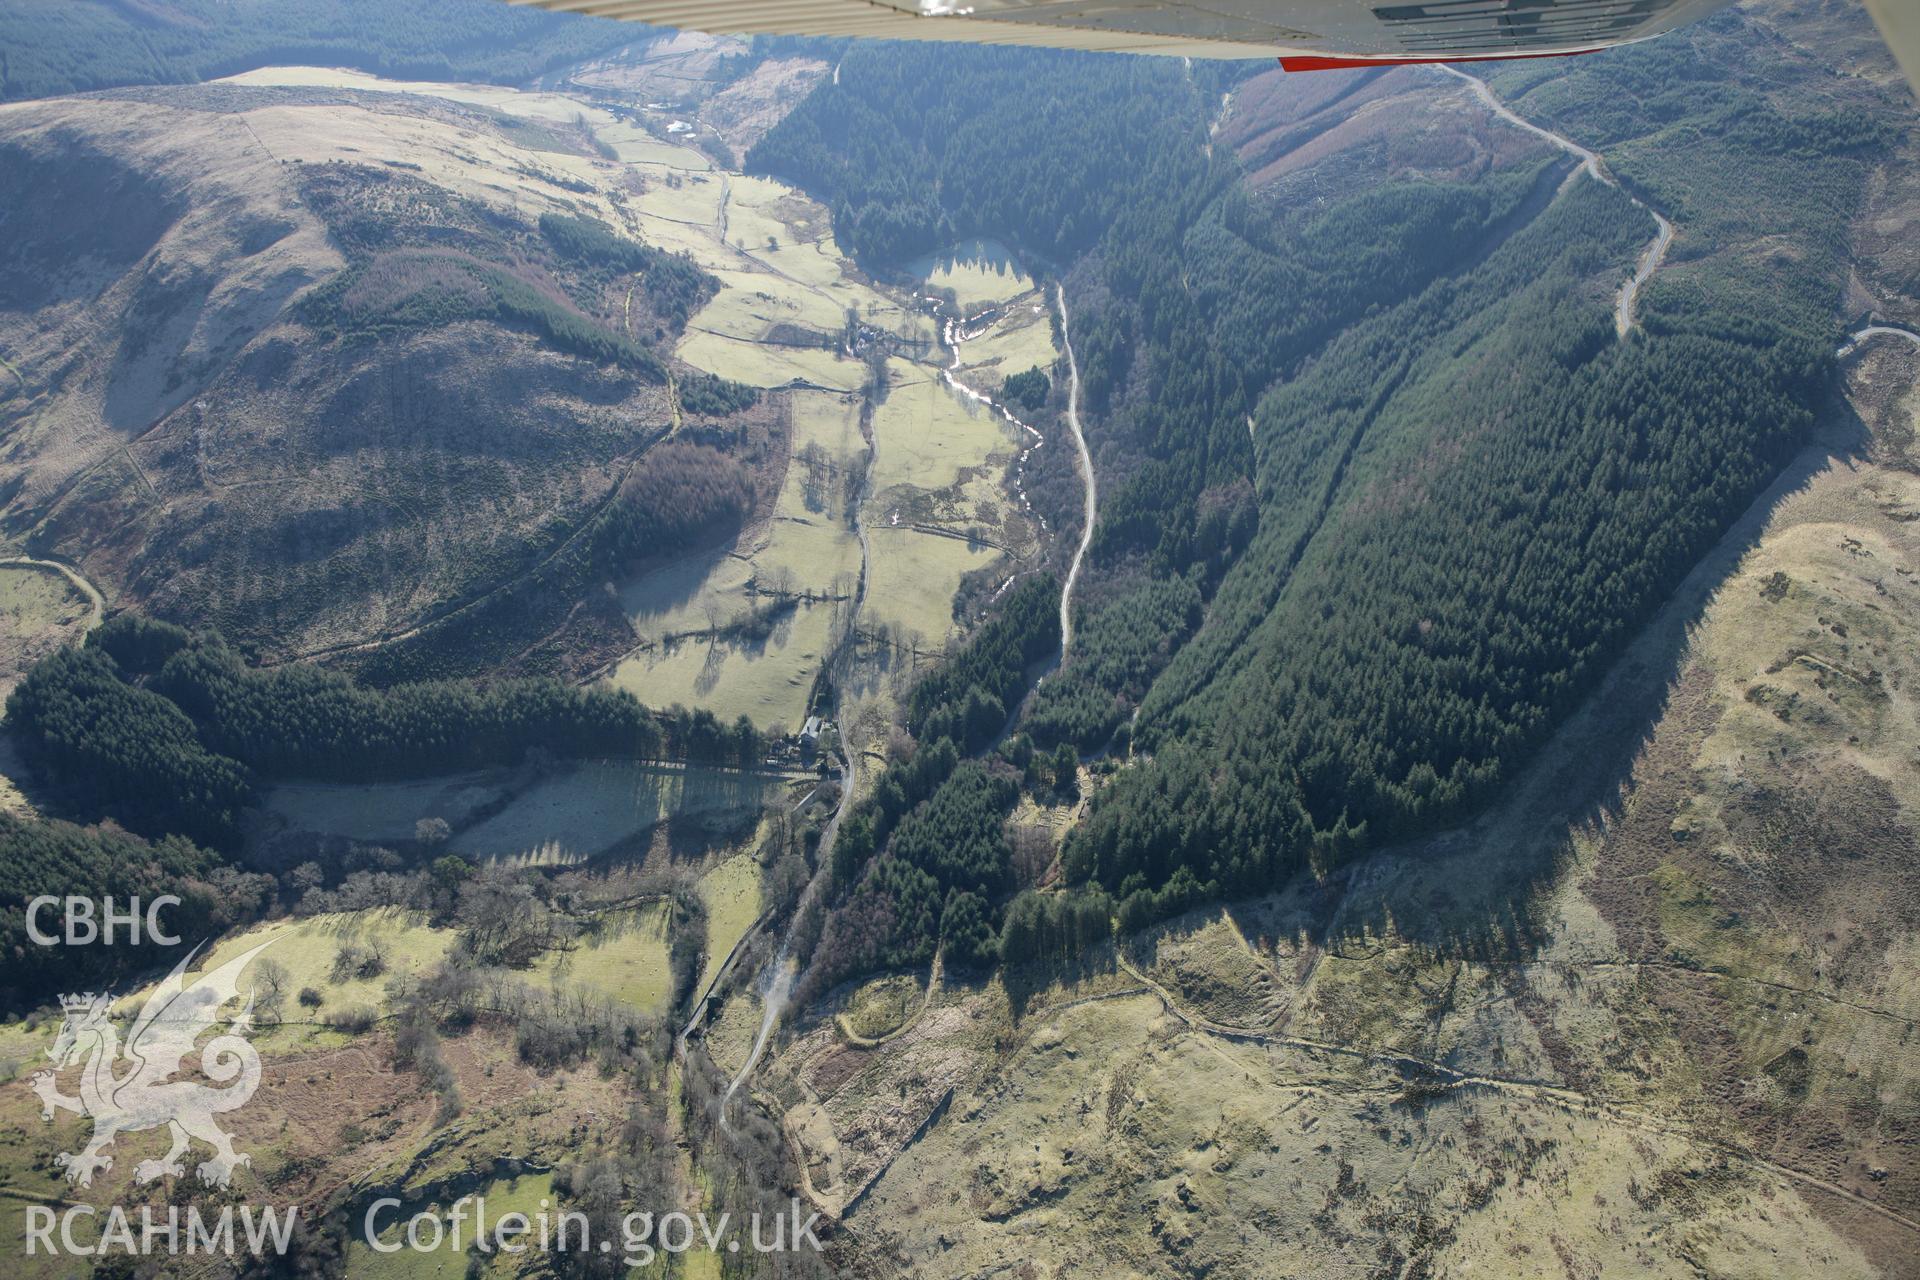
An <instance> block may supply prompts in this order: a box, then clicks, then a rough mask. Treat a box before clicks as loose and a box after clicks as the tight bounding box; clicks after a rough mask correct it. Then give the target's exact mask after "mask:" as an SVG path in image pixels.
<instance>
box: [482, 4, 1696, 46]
mask: <svg viewBox="0 0 1920 1280" xmlns="http://www.w3.org/2000/svg"><path fill="white" fill-rule="evenodd" d="M1731 2H1732V0H513V3H516V4H536V5H538V6H540V7H541V8H545V9H557V10H564V11H569V12H575V13H588V14H595V15H598V16H601V17H609V18H625V19H629V20H632V21H636V22H646V23H651V24H653V25H656V26H662V27H678V28H683V29H686V30H692V31H706V32H711V33H714V34H717V35H749V34H752V35H811V36H870V37H876V38H880V39H896V40H965V41H973V42H977V43H986V44H1020V45H1039V46H1044V47H1052V48H1065V49H1090V50H1094V51H1098V52H1104V53H1160V54H1176V55H1184V56H1188V57H1205V58H1271V57H1274V56H1276V55H1292V56H1304V57H1322V58H1378V59H1381V60H1383V61H1388V60H1395V59H1399V60H1405V59H1409V58H1436V59H1437V58H1448V57H1455V58H1471V57H1482V58H1484V57H1522V56H1528V55H1535V56H1537V55H1544V54H1555V53H1576V52H1581V51H1584V50H1590V49H1599V48H1605V47H1606V46H1608V45H1615V44H1625V43H1628V42H1630V41H1634V40H1644V39H1646V38H1648V37H1650V36H1656V35H1660V34H1662V33H1664V32H1667V31H1671V30H1672V29H1673V28H1675V27H1677V26H1681V25H1684V24H1685V23H1688V22H1693V21H1695V20H1697V19H1699V18H1702V17H1705V16H1706V15H1707V14H1709V13H1712V12H1713V11H1715V10H1716V9H1720V8H1724V7H1725V6H1726V5H1727V4H1729V3H1731Z"/></svg>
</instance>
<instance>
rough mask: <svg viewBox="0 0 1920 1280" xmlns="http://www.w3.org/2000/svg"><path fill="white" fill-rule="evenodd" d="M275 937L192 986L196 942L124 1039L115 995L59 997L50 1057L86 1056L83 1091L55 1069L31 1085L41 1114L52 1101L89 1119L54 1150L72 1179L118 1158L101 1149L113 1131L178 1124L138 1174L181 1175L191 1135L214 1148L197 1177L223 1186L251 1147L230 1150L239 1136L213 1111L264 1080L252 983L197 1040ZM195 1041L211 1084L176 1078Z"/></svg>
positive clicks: (62, 1062) (243, 1099) (65, 1061)
mask: <svg viewBox="0 0 1920 1280" xmlns="http://www.w3.org/2000/svg"><path fill="white" fill-rule="evenodd" d="M269 945H271V943H270V942H263V943H261V944H260V945H259V946H257V947H254V948H253V949H252V950H250V951H247V952H245V953H244V954H242V955H240V956H237V957H235V958H234V959H232V960H229V961H228V962H227V963H225V964H223V965H221V966H220V967H219V968H218V969H215V970H213V971H211V972H209V973H205V974H202V975H201V976H200V978H199V980H198V981H197V982H195V983H193V985H191V986H188V985H187V983H186V979H185V975H186V970H187V965H188V964H189V963H191V962H192V960H193V957H194V956H195V955H197V954H198V953H199V951H200V948H199V947H195V948H194V949H193V950H192V951H190V952H188V953H187V956H186V959H184V960H182V961H181V962H180V963H179V964H177V965H175V966H174V968H173V972H172V973H170V974H168V975H167V976H166V978H165V979H164V980H163V981H162V982H161V983H160V985H159V987H158V988H157V989H155V991H154V993H153V995H152V996H151V997H149V998H148V1000H147V1002H146V1004H145V1006H143V1007H142V1008H141V1010H140V1016H139V1017H138V1018H136V1019H135V1020H134V1023H133V1029H132V1030H131V1031H130V1032H129V1033H128V1035H127V1042H126V1044H125V1045H124V1046H123V1045H122V1044H121V1043H120V1033H119V1031H118V1030H117V1029H116V1028H115V1026H114V1023H113V1019H112V1017H111V1016H110V1015H109V1009H110V1007H111V1006H112V1004H113V997H112V996H111V995H110V994H106V993H102V994H94V993H92V992H88V993H87V994H85V995H77V996H63V997H61V1000H60V1004H61V1007H62V1008H64V1009H65V1010H66V1015H67V1016H66V1021H65V1022H64V1023H62V1024H61V1027H60V1034H59V1035H58V1036H57V1037H55V1039H54V1042H53V1047H52V1048H51V1049H49V1050H48V1051H47V1056H48V1057H49V1058H51V1059H52V1060H53V1064H54V1071H59V1070H63V1069H65V1068H67V1067H70V1066H73V1065H75V1064H80V1067H81V1071H80V1096H79V1097H77V1098H70V1097H67V1096H66V1095H65V1094H63V1093H61V1092H60V1087H59V1085H58V1083H57V1082H56V1081H55V1079H54V1071H42V1072H40V1073H39V1074H37V1075H35V1076H34V1078H33V1091H34V1092H35V1093H37V1094H39V1095H40V1103H41V1110H40V1116H41V1118H42V1119H44V1120H51V1119H53V1113H54V1111H55V1110H56V1109H58V1110H61V1111H71V1112H74V1113H75V1114H77V1115H84V1116H90V1117H92V1119H93V1140H92V1141H91V1142H89V1143H87V1145H86V1146H85V1147H84V1148H83V1149H82V1150H81V1151H80V1152H79V1154H77V1155H75V1154H70V1153H67V1152H62V1153H61V1154H59V1155H58V1156H55V1157H54V1163H56V1164H57V1165H59V1166H60V1167H61V1168H63V1169H65V1170H66V1174H67V1181H69V1182H71V1183H73V1184H74V1185H75V1186H79V1187H85V1186H91V1185H92V1183H93V1175H94V1174H95V1173H102V1172H105V1171H106V1170H108V1169H111V1168H112V1167H113V1158H112V1157H111V1156H108V1155H105V1154H103V1152H105V1150H106V1149H107V1148H108V1147H109V1146H111V1145H112V1144H113V1140H114V1139H115V1138H116V1137H118V1136H119V1135H121V1134H123V1133H138V1132H141V1131H143V1130H146V1129H158V1128H160V1127H162V1126H163V1125H164V1126H165V1127H166V1128H168V1129H169V1130H170V1131H171V1133H172V1138H173V1146H172V1147H171V1148H170V1149H169V1150H168V1151H167V1154H166V1155H165V1156H164V1157H162V1158H161V1159H159V1160H142V1161H141V1162H140V1163H139V1164H138V1165H136V1166H135V1167H134V1171H133V1177H134V1181H135V1182H140V1183H147V1182H152V1181H154V1180H155V1179H156V1178H160V1177H163V1176H164V1177H176V1178H177V1177H179V1176H181V1175H182V1174H183V1173H185V1172H186V1169H185V1166H184V1165H183V1164H182V1162H181V1157H183V1156H185V1155H186V1154H187V1151H188V1149H189V1148H190V1147H191V1146H192V1144H193V1141H194V1140H195V1139H198V1140H199V1141H201V1142H203V1143H205V1144H206V1145H207V1146H210V1147H212V1148H213V1158H212V1159H210V1160H206V1161H203V1162H202V1163H201V1164H200V1166H199V1168H198V1172H199V1174H200V1180H201V1181H202V1182H205V1183H207V1184H209V1185H211V1186H216V1187H224V1186H226V1185H227V1184H228V1182H229V1181H230V1180H231V1179H232V1177H233V1171H234V1169H235V1168H237V1167H238V1166H240V1165H244V1164H251V1163H252V1159H251V1158H250V1157H249V1156H247V1155H245V1154H243V1153H242V1152H238V1151H235V1150H234V1148H233V1139H232V1138H230V1137H229V1136H228V1135H227V1133H226V1131H225V1130H223V1129H222V1128H221V1127H220V1125H219V1124H218V1123H217V1122H216V1121H215V1119H214V1117H215V1116H218V1115H221V1114H223V1113H225V1112H228V1111H233V1110H235V1109H237V1108H239V1107H242V1106H245V1105H246V1103H247V1100H248V1099H249V1098H251V1097H253V1093H254V1090H256V1089H258V1088H259V1087H260V1054H259V1053H258V1052H257V1051H256V1050H255V1049H254V1047H253V1045H251V1044H250V1043H248V1042H247V1039H246V1036H247V1033H248V1032H249V1031H251V1030H253V992H252V989H251V988H249V989H248V991H247V996H246V1005H245V1007H244V1008H242V1009H241V1010H240V1012H239V1013H237V1014H235V1015H234V1016H233V1018H232V1020H231V1021H229V1022H228V1023H227V1027H226V1030H225V1031H224V1032H223V1033H222V1034H219V1035H216V1036H215V1037H214V1038H213V1039H211V1040H209V1041H207V1043H206V1044H205V1046H200V1045H199V1044H198V1041H199V1039H200V1037H201V1036H202V1035H204V1034H205V1033H206V1032H208V1031H212V1030H214V1029H215V1028H216V1027H217V1026H218V1025H219V1023H220V1022H221V1015H220V1010H221V1009H222V1008H223V1007H225V1006H226V1005H227V1004H228V1003H229V1002H231V1001H233V1000H236V999H238V998H239V996H240V974H241V972H242V971H243V970H244V969H245V968H246V967H247V964H248V963H249V962H250V961H252V959H253V958H254V957H255V956H257V955H259V954H260V952H261V951H263V950H265V949H266V948H267V947H268V946H269ZM196 1050H197V1052H198V1054H199V1059H198V1062H199V1068H200V1074H201V1075H203V1076H205V1077H206V1079H207V1080H210V1081H212V1082H213V1083H212V1084H206V1083H202V1082H201V1081H199V1080H194V1079H175V1078H174V1077H175V1076H176V1075H178V1074H179V1073H180V1072H182V1071H183V1070H185V1069H186V1067H187V1063H188V1059H189V1058H191V1057H192V1056H193V1055H194V1053H195V1052H196Z"/></svg>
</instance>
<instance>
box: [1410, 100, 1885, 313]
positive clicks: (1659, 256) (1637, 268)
mask: <svg viewBox="0 0 1920 1280" xmlns="http://www.w3.org/2000/svg"><path fill="white" fill-rule="evenodd" d="M1435 70H1437V71H1442V72H1445V73H1446V74H1447V75H1450V76H1452V77H1453V78H1454V79H1456V80H1464V81H1465V82H1466V83H1467V85H1468V86H1469V87H1470V88H1472V90H1473V94H1474V96H1475V97H1477V98H1479V99H1480V102H1481V104H1482V105H1484V106H1485V107H1486V108H1487V110H1489V111H1491V112H1493V114H1494V115H1496V116H1498V117H1500V119H1502V120H1504V121H1506V122H1507V123H1508V124H1510V125H1512V126H1514V127H1515V128H1516V129H1524V130H1525V131H1526V132H1528V133H1531V134H1533V135H1534V136H1535V137H1536V138H1543V139H1545V140H1546V141H1548V142H1550V143H1552V144H1553V145H1554V146H1556V147H1558V148H1560V149H1561V150H1562V151H1565V152H1567V153H1569V154H1570V155H1572V156H1573V157H1574V158H1575V159H1577V160H1579V161H1580V168H1579V169H1575V170H1574V172H1573V174H1570V175H1568V179H1567V180H1568V181H1569V182H1571V181H1572V180H1573V177H1574V176H1575V175H1577V174H1579V173H1580V172H1581V170H1585V171H1586V173H1587V175H1588V176H1589V177H1591V178H1592V179H1593V180H1594V181H1595V182H1599V183H1603V184H1605V185H1606V186H1609V187H1612V188H1613V189H1614V190H1616V191H1620V192H1623V193H1624V194H1625V195H1626V197H1627V199H1629V200H1631V201H1633V203H1634V205H1635V206H1636V207H1638V208H1641V209H1645V210H1646V211H1647V212H1648V213H1649V214H1650V215H1652V217H1653V220H1654V222H1655V223H1657V224H1658V227H1659V229H1658V230H1657V231H1656V232H1655V233H1654V237H1653V241H1652V243H1650V244H1649V245H1647V247H1646V248H1645V249H1644V250H1642V251H1641V253H1640V259H1639V261H1638V262H1637V263H1636V264H1635V265H1634V271H1633V275H1632V276H1630V277H1629V278H1628V279H1627V282H1626V283H1625V284H1623V285H1621V286H1620V293H1619V296H1618V297H1617V298H1615V300H1614V305H1613V328H1614V333H1615V334H1616V335H1618V336H1619V337H1622V338H1624V337H1626V336H1627V333H1628V331H1630V330H1631V329H1632V328H1633V326H1634V322H1635V313H1636V311H1637V310H1638V308H1639V303H1640V290H1641V288H1642V287H1643V286H1644V285H1645V284H1646V283H1647V281H1649V280H1651V279H1652V278H1653V273H1654V272H1656V271H1658V270H1659V269H1660V264H1661V263H1662V262H1663V261H1665V260H1666V256H1667V248H1668V246H1669V245H1671V244H1672V243H1673V223H1671V222H1669V221H1668V220H1667V217H1666V215H1665V214H1663V213H1661V212H1660V211H1659V210H1658V209H1656V208H1654V207H1653V206H1652V205H1650V204H1648V203H1647V202H1646V201H1644V200H1642V199H1640V198H1639V197H1638V196H1636V195H1634V194H1633V193H1632V192H1630V191H1627V189H1626V188H1625V187H1623V186H1621V185H1620V183H1619V181H1618V180H1617V179H1615V178H1614V177H1613V175H1611V174H1610V173H1608V172H1607V166H1606V162H1605V161H1604V160H1602V159H1601V158H1600V154H1599V153H1598V152H1596V151H1589V150H1588V149H1587V148H1585V147H1583V146H1581V145H1580V144H1579V143H1577V142H1575V141H1574V140H1573V139H1571V138H1568V137H1566V136H1564V135H1562V134H1558V133H1555V132H1554V131H1553V130H1551V129H1544V128H1542V127H1540V126H1539V125H1537V124H1535V123H1534V122H1533V121H1531V120H1529V119H1527V118H1526V117H1525V116H1522V115H1521V114H1519V113H1518V112H1516V111H1515V110H1514V109H1513V108H1512V107H1509V106H1508V105H1507V104H1506V103H1504V102H1502V101H1500V99H1499V98H1498V97H1496V96H1495V95H1494V92H1493V89H1492V88H1491V87H1490V86H1488V84H1487V82H1486V81H1485V80H1482V79H1481V78H1480V77H1479V76H1472V75H1468V74H1467V73H1466V72H1464V71H1458V70H1455V69H1454V68H1453V67H1448V66H1440V67H1436V68H1435ZM1562 189H1563V190H1564V187H1563V188H1562ZM1895 332H1900V331H1899V330H1896V331H1895Z"/></svg>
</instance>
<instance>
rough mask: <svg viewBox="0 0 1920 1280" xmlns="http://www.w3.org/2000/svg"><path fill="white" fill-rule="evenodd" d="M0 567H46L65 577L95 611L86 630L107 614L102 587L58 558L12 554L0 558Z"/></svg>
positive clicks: (97, 624) (95, 625)
mask: <svg viewBox="0 0 1920 1280" xmlns="http://www.w3.org/2000/svg"><path fill="white" fill-rule="evenodd" d="M0 569H45V570H48V571H50V572H52V573H57V574H59V575H60V576H61V577H63V578H65V579H66V580H67V582H68V583H69V584H70V585H71V586H72V587H73V589H74V590H75V591H78V592H79V593H80V594H81V595H83V596H85V597H86V598H87V607H88V608H90V609H91V610H92V611H93V616H92V617H91V618H89V619H87V626H86V630H88V631H91V630H93V629H94V628H95V627H97V626H99V625H100V623H101V622H102V621H104V620H105V618H106V616H107V598H106V597H105V596H103V595H101V594H100V588H98V587H96V586H94V585H93V584H92V583H91V582H88V581H87V580H86V578H85V577H83V576H82V575H81V573H80V571H79V570H78V569H75V568H74V567H73V566H71V565H66V564H62V563H60V562H59V561H58V560H36V559H34V558H33V557H32V556H12V557H9V558H7V559H5V560H0Z"/></svg>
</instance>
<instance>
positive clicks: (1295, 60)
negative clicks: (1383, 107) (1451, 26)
mask: <svg viewBox="0 0 1920 1280" xmlns="http://www.w3.org/2000/svg"><path fill="white" fill-rule="evenodd" d="M1598 52H1599V50H1598V49H1570V50H1568V51H1567V52H1565V53H1463V54H1459V55H1457V56H1454V57H1449V58H1341V57H1323V56H1321V55H1320V54H1297V55H1295V54H1289V55H1287V56H1285V57H1282V58H1281V59H1280V69H1281V70H1282V71H1351V70H1354V69H1355V68H1360V67H1425V66H1433V65H1435V64H1436V63H1445V62H1519V61H1522V60H1523V59H1527V58H1577V57H1579V56H1580V55H1581V54H1583V53H1598Z"/></svg>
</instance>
